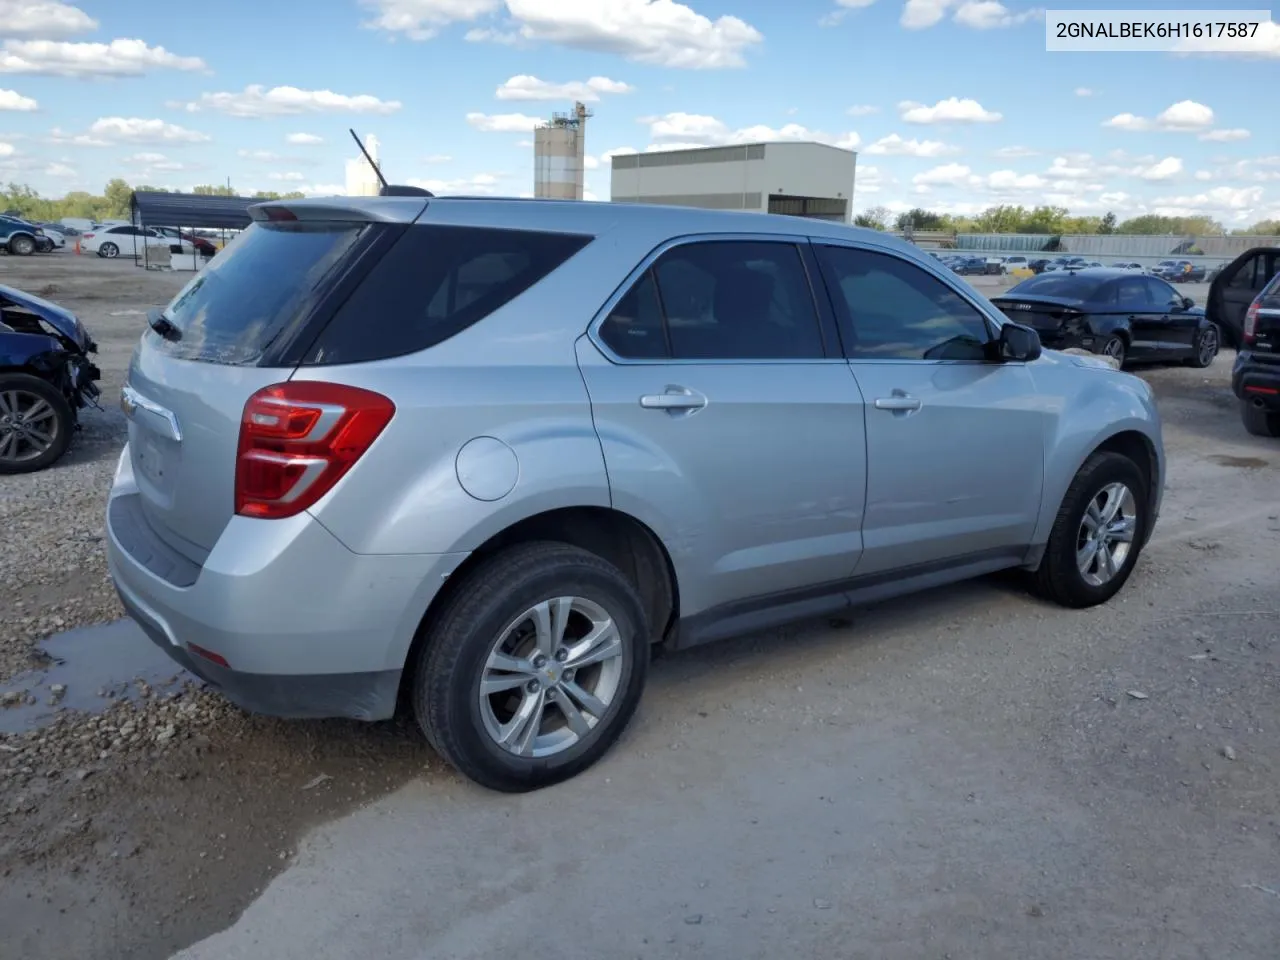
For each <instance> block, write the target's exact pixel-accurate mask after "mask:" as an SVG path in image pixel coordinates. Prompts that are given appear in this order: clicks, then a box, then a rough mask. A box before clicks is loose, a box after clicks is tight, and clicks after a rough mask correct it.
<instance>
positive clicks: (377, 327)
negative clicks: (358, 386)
mask: <svg viewBox="0 0 1280 960" xmlns="http://www.w3.org/2000/svg"><path fill="white" fill-rule="evenodd" d="M590 241H591V238H590V237H586V236H581V235H579V234H568V233H545V232H542V231H535V230H497V229H491V228H487V227H444V226H426V225H419V226H413V227H410V228H409V229H408V230H406V231H405V233H404V236H402V237H401V238H400V239H399V240H398V241H396V244H395V246H393V247H392V248H391V249H390V250H389V251H387V253H386V255H385V256H384V257H382V259H381V260H380V261H378V263H377V265H376V266H374V267H373V268H372V269H371V270H370V271H369V274H368V276H366V277H365V278H364V279H363V280H362V281H361V283H360V285H359V287H357V288H356V290H355V292H354V293H353V294H352V295H351V297H350V299H348V300H347V302H346V303H344V304H343V305H342V307H341V308H340V309H339V310H338V312H337V313H336V314H335V315H334V317H333V320H332V321H331V322H330V323H329V324H328V326H327V327H326V328H325V330H324V332H323V333H322V334H321V336H320V338H319V341H318V342H317V343H316V345H315V347H314V348H313V349H312V350H311V352H310V354H309V359H308V361H307V362H309V363H314V364H328V363H361V362H364V361H368V360H382V359H386V358H387V357H398V356H403V355H404V354H407V353H416V352H418V351H419V350H425V349H427V348H428V347H433V346H435V345H436V344H438V343H442V342H443V341H445V340H447V339H449V338H450V337H452V336H454V335H455V334H457V333H460V332H461V331H463V330H465V329H466V328H467V327H469V326H471V325H472V324H473V323H476V322H478V321H480V320H483V319H484V318H485V317H487V316H488V315H489V314H491V313H493V312H494V311H495V310H497V309H498V308H499V307H502V306H505V305H506V304H507V303H509V302H510V301H512V300H514V299H515V298H516V297H518V296H519V295H520V294H522V293H524V292H525V291H526V290H528V289H529V288H530V287H532V286H533V285H534V284H535V283H537V282H538V281H539V280H542V279H543V278H544V277H546V276H547V275H548V274H549V273H551V272H552V271H553V270H555V269H556V268H557V267H559V266H560V265H561V264H563V263H564V262H565V261H566V260H567V259H569V257H571V256H573V255H574V254H575V253H577V252H578V251H579V250H581V249H582V248H583V247H584V246H586V245H587V244H588V243H589V242H590ZM220 258H221V255H219V256H218V257H215V258H214V260H213V262H214V263H217V261H218V260H219V259H220ZM572 306H573V305H572V304H566V308H572ZM585 325H586V318H585V317H584V319H583V326H584V327H585Z"/></svg>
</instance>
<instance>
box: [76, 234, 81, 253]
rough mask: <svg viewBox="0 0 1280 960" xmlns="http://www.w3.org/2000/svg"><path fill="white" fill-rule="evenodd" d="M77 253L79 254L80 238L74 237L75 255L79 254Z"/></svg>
mask: <svg viewBox="0 0 1280 960" xmlns="http://www.w3.org/2000/svg"><path fill="white" fill-rule="evenodd" d="M79 254H80V238H79V237H76V255H77V256H79Z"/></svg>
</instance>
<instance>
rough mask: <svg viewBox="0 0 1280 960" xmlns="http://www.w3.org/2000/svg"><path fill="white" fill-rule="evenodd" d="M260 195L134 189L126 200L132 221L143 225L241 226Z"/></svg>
mask: <svg viewBox="0 0 1280 960" xmlns="http://www.w3.org/2000/svg"><path fill="white" fill-rule="evenodd" d="M263 202H264V200H263V198H261V197H217V196H209V195H206V194H201V193H160V192H158V191H152V190H135V191H134V193H133V197H132V198H131V199H130V201H129V209H130V212H131V214H132V219H133V222H134V223H135V224H137V225H139V226H143V227H191V228H196V227H206V228H209V229H221V230H244V229H247V228H248V226H249V224H250V223H251V222H252V218H251V217H250V216H249V207H250V206H252V205H253V204H255V203H263Z"/></svg>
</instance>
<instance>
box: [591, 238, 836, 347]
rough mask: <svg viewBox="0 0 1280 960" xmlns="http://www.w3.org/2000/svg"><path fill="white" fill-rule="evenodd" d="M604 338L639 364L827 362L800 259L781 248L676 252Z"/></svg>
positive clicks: (603, 331)
mask: <svg viewBox="0 0 1280 960" xmlns="http://www.w3.org/2000/svg"><path fill="white" fill-rule="evenodd" d="M600 337H601V339H602V340H604V342H605V343H606V344H607V345H608V346H609V347H610V349H612V350H613V351H614V352H615V353H616V354H618V356H620V357H625V358H627V359H633V360H647V359H665V358H667V357H673V358H675V359H677V360H812V359H821V358H823V357H825V356H826V353H825V349H824V346H823V339H822V328H821V326H820V324H819V318H818V313H817V307H816V306H815V304H814V300H813V291H812V289H811V287H810V285H809V277H808V274H807V272H806V270H805V265H804V261H803V260H802V259H801V256H800V251H799V250H798V249H797V248H796V246H795V244H793V243H786V242H775V241H754V240H725V241H721V240H713V241H703V242H697V243H687V244H681V245H680V246H676V247H673V248H672V249H670V250H668V251H667V252H666V253H664V254H662V256H660V257H659V258H658V259H657V260H656V261H655V262H654V265H653V267H651V268H650V269H649V270H647V271H646V272H645V274H644V275H643V276H642V277H641V278H640V280H639V281H637V283H636V284H635V286H633V287H632V288H631V290H629V291H628V292H627V294H626V296H624V297H623V298H622V299H621V300H620V301H618V304H617V305H616V306H615V307H614V308H613V311H612V312H611V313H610V314H609V316H608V318H607V319H606V320H605V322H604V323H603V324H602V325H601V327H600Z"/></svg>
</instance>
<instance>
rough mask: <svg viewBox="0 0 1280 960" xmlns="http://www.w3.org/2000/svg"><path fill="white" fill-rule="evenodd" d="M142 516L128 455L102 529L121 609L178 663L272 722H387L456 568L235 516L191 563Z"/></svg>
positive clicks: (299, 526) (449, 562)
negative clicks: (413, 650)
mask: <svg viewBox="0 0 1280 960" xmlns="http://www.w3.org/2000/svg"><path fill="white" fill-rule="evenodd" d="M140 507H141V502H140V500H139V494H138V490H137V486H136V485H135V484H134V482H133V471H132V468H131V466H130V460H129V450H128V447H126V448H125V451H124V454H123V455H122V457H121V461H120V466H119V468H118V469H117V473H116V480H115V483H114V485H113V487H112V491H111V495H110V498H109V500H108V504H107V523H106V545H107V560H108V565H109V568H110V571H111V577H112V580H113V581H114V583H115V587H116V591H117V592H118V593H119V595H120V599H121V602H122V603H123V604H124V607H125V609H126V610H127V611H128V613H129V615H130V616H131V617H133V618H134V619H135V620H136V621H137V622H138V624H139V626H140V627H141V628H142V629H143V631H144V632H145V633H146V634H147V636H149V637H150V638H151V640H152V641H153V642H154V643H156V644H157V645H158V646H159V647H160V648H161V649H163V650H164V651H165V652H166V653H167V654H168V655H169V656H170V657H172V658H173V659H174V660H175V661H176V662H177V663H179V664H181V665H182V666H183V667H185V668H186V669H188V670H190V671H191V672H192V673H194V674H196V675H197V676H198V677H200V678H202V679H203V680H205V681H207V682H208V683H210V684H212V685H214V686H215V687H217V688H218V689H219V691H221V692H222V693H223V694H224V695H225V696H226V697H227V698H228V699H229V700H231V701H232V702H234V703H236V704H238V705H239V706H241V707H243V708H245V709H247V710H250V711H253V712H256V713H265V714H270V715H274V716H282V717H298V718H301V717H350V718H353V719H358V720H380V719H385V718H387V717H390V716H391V715H392V714H393V713H394V712H395V707H396V696H397V691H398V688H399V683H400V676H401V673H402V672H403V669H404V667H405V662H406V657H407V654H408V651H409V648H410V645H411V644H412V641H413V637H414V635H415V633H416V632H417V629H418V626H419V624H420V622H421V619H422V616H423V614H424V612H425V611H426V609H427V607H428V606H429V604H430V603H431V600H432V599H433V598H434V597H435V594H436V593H437V592H438V590H439V588H440V585H441V584H442V583H443V582H444V580H445V578H447V577H448V575H449V574H450V573H452V572H453V571H454V570H455V569H456V568H457V566H458V564H459V563H460V562H461V561H462V559H464V558H465V556H466V555H465V554H414V555H398V556H368V555H361V554H355V553H352V552H351V551H350V550H348V549H347V548H346V547H345V546H343V545H342V544H341V543H340V542H339V541H338V540H337V538H335V537H334V536H333V535H332V534H330V533H329V532H328V531H327V530H326V529H325V528H324V527H323V526H321V525H320V523H319V522H317V521H316V520H314V519H313V518H311V517H310V516H309V515H307V514H303V515H301V516H298V517H291V518H289V519H287V520H265V521H264V520H250V519H247V518H244V517H233V518H232V520H231V521H230V523H229V524H228V525H227V528H226V529H225V530H224V531H223V534H222V536H221V537H220V538H219V540H218V542H217V544H215V546H214V548H213V550H212V551H211V552H210V554H209V556H208V558H207V559H206V560H205V561H204V562H203V563H202V564H197V563H194V562H192V561H191V560H189V559H188V558H187V557H185V556H183V555H182V554H180V553H178V552H177V551H175V550H174V549H173V548H172V547H170V546H169V545H168V544H167V543H165V542H164V541H163V540H161V539H160V537H159V536H158V535H157V534H156V532H155V531H154V530H152V529H151V528H150V527H149V525H148V523H147V521H146V519H145V516H144V515H143V513H142V511H141V508H140ZM200 651H207V652H208V653H209V654H213V655H216V657H217V658H221V659H222V660H223V661H225V665H223V664H220V663H218V662H215V660H213V659H210V658H209V657H208V656H207V655H206V654H202V653H201V652H200Z"/></svg>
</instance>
